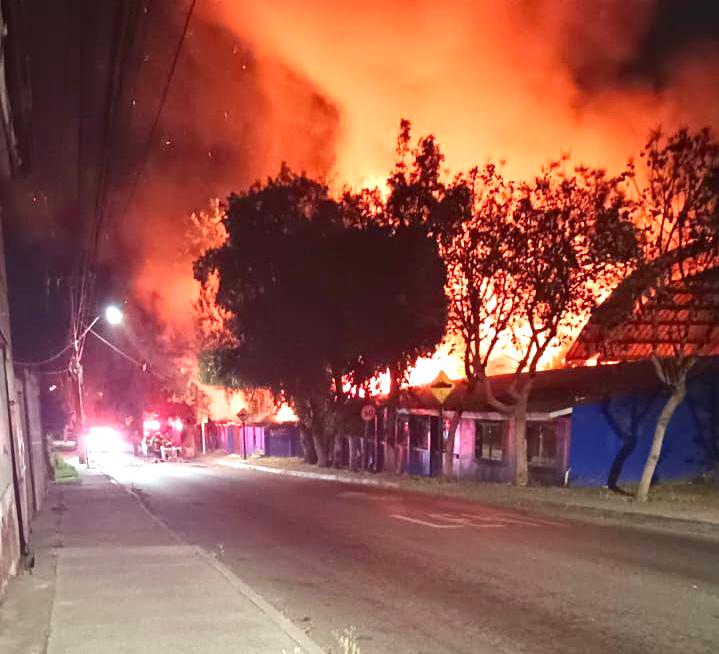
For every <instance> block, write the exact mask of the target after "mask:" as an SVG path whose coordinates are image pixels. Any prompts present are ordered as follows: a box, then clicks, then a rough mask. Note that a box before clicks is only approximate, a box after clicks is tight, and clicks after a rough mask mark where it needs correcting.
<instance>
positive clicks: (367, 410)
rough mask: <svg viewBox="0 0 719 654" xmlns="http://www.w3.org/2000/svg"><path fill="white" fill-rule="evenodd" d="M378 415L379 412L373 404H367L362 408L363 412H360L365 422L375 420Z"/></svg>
mask: <svg viewBox="0 0 719 654" xmlns="http://www.w3.org/2000/svg"><path fill="white" fill-rule="evenodd" d="M376 415H377V411H376V410H375V408H374V406H372V405H371V404H365V405H364V406H363V407H362V411H360V416H362V420H364V421H365V422H369V421H370V420H374V417H375V416H376Z"/></svg>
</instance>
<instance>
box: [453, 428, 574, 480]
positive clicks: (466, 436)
mask: <svg viewBox="0 0 719 654" xmlns="http://www.w3.org/2000/svg"><path fill="white" fill-rule="evenodd" d="M493 419H494V420H496V419H497V417H496V416H493ZM534 422H541V423H549V424H551V425H552V428H553V429H554V431H555V433H556V437H557V456H556V463H555V465H554V466H553V467H551V468H539V467H536V466H532V465H531V464H530V468H529V473H530V480H531V481H532V482H535V483H546V484H560V483H562V482H563V477H564V472H565V470H566V469H567V466H568V460H569V438H570V430H569V420H568V419H567V418H563V417H560V418H553V419H549V418H543V419H542V420H538V419H536V418H535V419H532V418H530V419H529V422H528V425H529V424H532V423H534ZM475 427H476V423H475V418H474V417H471V418H466V417H465V418H462V420H460V424H459V427H458V429H457V431H458V433H457V439H456V442H455V453H456V454H457V455H458V456H457V458H456V460H455V470H454V472H455V474H456V475H457V476H458V477H460V478H463V479H473V480H476V481H491V482H502V483H511V482H512V481H513V480H514V472H515V446H514V431H513V423H512V421H510V420H504V421H503V425H502V428H503V432H502V438H503V454H504V456H503V457H502V460H501V461H487V460H484V459H477V458H475V439H476V433H475Z"/></svg>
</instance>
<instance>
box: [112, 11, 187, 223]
mask: <svg viewBox="0 0 719 654" xmlns="http://www.w3.org/2000/svg"><path fill="white" fill-rule="evenodd" d="M196 4H197V0H192V3H191V4H190V8H189V9H188V11H187V15H186V16H185V24H184V26H183V28H182V35H181V36H180V41H179V43H178V44H177V48H176V49H175V55H174V57H173V59H172V65H171V66H170V73H169V75H168V76H167V80H166V81H165V86H164V88H163V89H162V96H161V98H160V104H159V106H158V108H157V112H156V113H155V117H154V119H153V121H152V127H151V128H150V134H149V136H148V138H147V141H146V143H145V149H144V151H143V155H142V159H141V160H140V165H139V166H138V168H137V174H136V175H135V179H134V181H133V183H132V187H131V189H130V193H129V194H128V199H127V202H126V203H125V208H124V210H123V214H122V215H127V212H128V211H129V210H130V208H131V207H132V204H133V202H134V200H135V194H136V193H137V188H138V186H139V185H140V180H141V178H142V173H143V171H144V169H145V166H146V165H147V161H148V159H149V157H150V149H151V148H152V142H153V141H154V140H155V134H156V132H157V126H158V125H159V123H160V116H161V115H162V110H163V109H164V107H165V102H166V101H167V96H168V94H169V91H170V86H171V84H172V79H173V77H174V75H175V70H176V68H177V62H178V61H179V59H180V54H181V53H182V46H183V45H184V44H185V37H186V36H187V30H188V28H189V26H190V20H191V18H192V13H193V12H194V10H195V5H196Z"/></svg>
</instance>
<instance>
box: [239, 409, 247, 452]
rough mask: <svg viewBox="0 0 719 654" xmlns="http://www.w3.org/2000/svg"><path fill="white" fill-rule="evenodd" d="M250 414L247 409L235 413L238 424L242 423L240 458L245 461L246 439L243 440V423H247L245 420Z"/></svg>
mask: <svg viewBox="0 0 719 654" xmlns="http://www.w3.org/2000/svg"><path fill="white" fill-rule="evenodd" d="M249 416H250V413H249V411H248V410H247V409H240V411H238V412H237V417H238V418H239V419H240V422H241V423H242V458H243V459H247V439H246V438H245V423H246V422H247V418H249Z"/></svg>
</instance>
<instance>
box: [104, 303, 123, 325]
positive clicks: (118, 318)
mask: <svg viewBox="0 0 719 654" xmlns="http://www.w3.org/2000/svg"><path fill="white" fill-rule="evenodd" d="M123 317H124V316H123V315H122V311H120V309H118V308H117V307H116V306H115V305H114V304H111V305H110V306H108V307H107V308H106V309H105V320H107V322H108V323H109V324H110V325H119V324H120V323H121V322H122V319H123Z"/></svg>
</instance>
